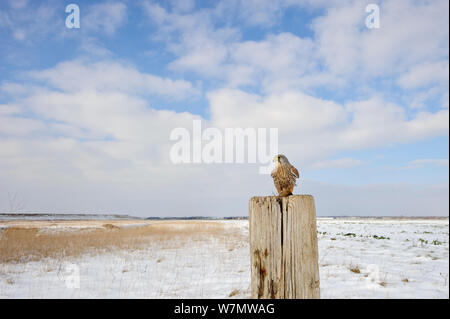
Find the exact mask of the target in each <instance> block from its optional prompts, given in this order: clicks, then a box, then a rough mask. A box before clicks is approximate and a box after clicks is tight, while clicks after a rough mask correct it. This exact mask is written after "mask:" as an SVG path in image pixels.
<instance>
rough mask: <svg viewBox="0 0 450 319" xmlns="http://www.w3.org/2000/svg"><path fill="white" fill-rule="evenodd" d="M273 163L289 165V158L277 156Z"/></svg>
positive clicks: (281, 155)
mask: <svg viewBox="0 0 450 319" xmlns="http://www.w3.org/2000/svg"><path fill="white" fill-rule="evenodd" d="M273 161H274V162H275V163H277V164H281V165H285V164H289V161H288V159H287V157H286V156H284V155H283V154H278V155H275V157H274V158H273Z"/></svg>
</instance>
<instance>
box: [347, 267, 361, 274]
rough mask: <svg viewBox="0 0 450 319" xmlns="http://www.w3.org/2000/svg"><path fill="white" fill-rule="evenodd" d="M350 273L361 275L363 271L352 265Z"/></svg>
mask: <svg viewBox="0 0 450 319" xmlns="http://www.w3.org/2000/svg"><path fill="white" fill-rule="evenodd" d="M350 271H351V272H353V273H355V274H360V273H361V270H360V269H359V267H358V266H352V265H350Z"/></svg>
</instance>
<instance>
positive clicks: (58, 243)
mask: <svg viewBox="0 0 450 319" xmlns="http://www.w3.org/2000/svg"><path fill="white" fill-rule="evenodd" d="M45 230H46V229H45V228H44V229H41V228H29V227H28V228H20V227H10V228H7V229H6V230H4V231H3V233H2V234H0V263H8V262H27V261H37V260H40V259H42V258H63V257H77V256H79V255H81V254H84V253H89V252H93V253H98V252H101V251H108V250H111V249H142V248H145V247H148V246H149V245H152V244H154V243H157V244H161V243H162V244H163V245H164V246H165V247H166V248H172V247H173V248H177V247H180V246H182V245H184V243H186V242H189V240H209V239H211V240H214V239H215V238H220V239H225V238H227V237H229V236H230V235H237V233H236V230H235V229H227V228H226V227H225V225H224V224H223V223H220V222H211V221H170V222H155V223H152V224H151V225H146V226H141V227H118V226H115V225H113V224H104V225H103V227H102V228H86V229H84V230H83V229H81V230H72V231H59V232H48V231H45ZM180 239H181V240H180Z"/></svg>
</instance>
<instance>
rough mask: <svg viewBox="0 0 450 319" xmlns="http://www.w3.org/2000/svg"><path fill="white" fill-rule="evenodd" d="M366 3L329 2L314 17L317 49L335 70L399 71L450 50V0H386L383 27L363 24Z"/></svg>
mask: <svg viewBox="0 0 450 319" xmlns="http://www.w3.org/2000/svg"><path fill="white" fill-rule="evenodd" d="M367 3H370V1H352V2H350V3H347V4H343V5H341V6H336V7H331V8H329V9H327V14H326V15H324V16H321V17H319V18H318V19H316V21H315V23H314V31H315V32H316V38H317V41H318V44H319V52H320V54H321V55H322V57H323V58H324V59H325V61H326V62H327V65H328V66H329V68H330V70H331V71H332V72H334V73H337V74H348V75H353V76H354V75H356V74H358V73H359V75H360V76H361V75H362V76H365V77H375V76H380V75H382V76H387V75H395V74H399V73H401V72H404V71H406V70H408V69H409V68H410V67H411V66H413V65H415V64H418V63H423V61H424V60H425V61H427V60H430V59H434V60H436V59H440V58H443V57H447V56H448V21H449V19H448V1H445V0H443V1H430V2H414V1H409V0H398V1H386V2H383V3H382V4H381V5H380V28H379V29H370V30H369V29H367V28H366V27H365V25H364V20H365V17H366V12H365V6H366V4H367ZM419 44H420V45H419ZM357 72H358V73H357Z"/></svg>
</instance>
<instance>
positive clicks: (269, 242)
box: [249, 195, 320, 299]
mask: <svg viewBox="0 0 450 319" xmlns="http://www.w3.org/2000/svg"><path fill="white" fill-rule="evenodd" d="M249 223H250V256H251V257H250V259H251V276H252V279H251V280H252V282H251V287H252V298H272V299H279V298H285V299H291V298H295V299H303V298H320V291H319V263H318V248H317V229H316V209H315V205H314V198H313V197H312V196H311V195H291V196H288V197H283V198H277V197H276V196H267V197H252V198H251V199H250V202H249Z"/></svg>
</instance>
